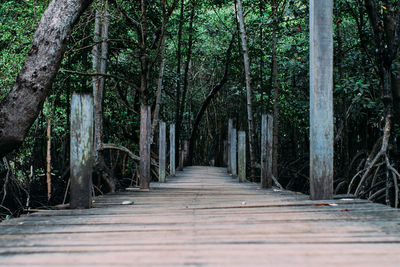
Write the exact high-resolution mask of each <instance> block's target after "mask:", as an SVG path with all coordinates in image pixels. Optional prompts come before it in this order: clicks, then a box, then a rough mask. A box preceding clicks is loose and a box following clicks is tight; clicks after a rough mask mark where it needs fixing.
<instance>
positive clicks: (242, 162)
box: [238, 131, 246, 183]
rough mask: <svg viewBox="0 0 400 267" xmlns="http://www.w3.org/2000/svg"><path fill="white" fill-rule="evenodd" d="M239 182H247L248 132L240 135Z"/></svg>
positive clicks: (240, 132)
mask: <svg viewBox="0 0 400 267" xmlns="http://www.w3.org/2000/svg"><path fill="white" fill-rule="evenodd" d="M238 147H239V149H238V161H239V182H241V183H243V182H246V132H244V131H239V134H238Z"/></svg>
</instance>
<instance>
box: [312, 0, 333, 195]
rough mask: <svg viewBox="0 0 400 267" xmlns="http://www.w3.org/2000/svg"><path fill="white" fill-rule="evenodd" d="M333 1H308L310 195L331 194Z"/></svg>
mask: <svg viewBox="0 0 400 267" xmlns="http://www.w3.org/2000/svg"><path fill="white" fill-rule="evenodd" d="M332 10H333V0H324V1H321V0H311V1H310V197H311V199H315V200H317V199H332V197H333V96H332V87H333V23H332Z"/></svg>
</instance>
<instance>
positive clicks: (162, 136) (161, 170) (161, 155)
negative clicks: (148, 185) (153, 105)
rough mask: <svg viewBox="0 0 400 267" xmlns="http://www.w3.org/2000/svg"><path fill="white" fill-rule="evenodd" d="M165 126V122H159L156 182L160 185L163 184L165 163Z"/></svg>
mask: <svg viewBox="0 0 400 267" xmlns="http://www.w3.org/2000/svg"><path fill="white" fill-rule="evenodd" d="M166 139H167V138H166V125H165V122H162V121H161V122H160V137H159V142H160V143H159V148H158V158H159V165H160V166H159V169H158V180H159V182H160V183H165V162H166V156H165V155H166V153H165V152H166V147H167V140H166Z"/></svg>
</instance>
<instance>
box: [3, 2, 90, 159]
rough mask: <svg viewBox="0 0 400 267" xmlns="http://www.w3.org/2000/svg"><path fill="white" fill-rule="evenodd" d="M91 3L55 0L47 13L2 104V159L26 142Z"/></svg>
mask: <svg viewBox="0 0 400 267" xmlns="http://www.w3.org/2000/svg"><path fill="white" fill-rule="evenodd" d="M90 3H91V1H90V0H53V1H52V2H51V3H50V4H49V6H48V8H47V9H46V11H45V12H44V14H43V16H42V19H41V20H40V23H39V25H38V28H37V29H36V32H35V35H34V38H33V41H32V45H31V49H30V51H29V53H28V55H27V56H26V59H25V62H24V64H23V66H22V68H21V70H20V72H19V74H18V77H17V79H16V82H15V84H14V86H13V88H12V90H11V92H10V93H9V94H8V95H7V96H6V97H5V98H4V99H3V100H2V101H1V103H0V157H3V156H4V155H6V154H7V153H9V152H11V151H12V150H14V149H16V148H18V147H19V146H20V145H21V144H22V142H23V141H24V139H25V136H26V134H27V133H28V130H29V128H30V127H31V126H32V124H33V122H34V121H35V119H36V118H37V116H38V115H39V112H40V110H41V109H42V107H43V103H44V100H45V99H46V96H47V94H48V91H49V89H50V87H51V85H52V82H53V80H54V77H55V76H56V74H57V71H58V69H59V66H60V63H61V60H62V58H63V55H64V51H65V47H66V42H67V39H68V37H69V34H70V32H71V30H72V28H73V26H74V24H75V23H76V22H77V20H78V18H79V17H80V15H81V14H82V12H83V11H84V10H85V9H86V8H87V7H88V5H89V4H90ZM27 96H29V97H27Z"/></svg>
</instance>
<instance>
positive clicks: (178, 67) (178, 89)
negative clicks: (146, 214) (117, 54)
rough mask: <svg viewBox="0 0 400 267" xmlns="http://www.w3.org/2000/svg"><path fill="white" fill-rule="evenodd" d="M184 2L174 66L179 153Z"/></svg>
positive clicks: (176, 134) (176, 147) (176, 137)
mask: <svg viewBox="0 0 400 267" xmlns="http://www.w3.org/2000/svg"><path fill="white" fill-rule="evenodd" d="M184 7H185V6H184V0H181V10H180V15H179V28H178V49H177V52H176V58H177V65H176V76H177V79H176V100H175V101H176V107H175V123H176V133H175V150H176V151H179V137H178V131H179V125H180V121H179V117H180V103H181V62H182V32H183V24H184V23H185V20H184V12H185V10H184ZM178 155H179V153H176V155H175V161H177V160H179V158H178V157H179V156H178Z"/></svg>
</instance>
